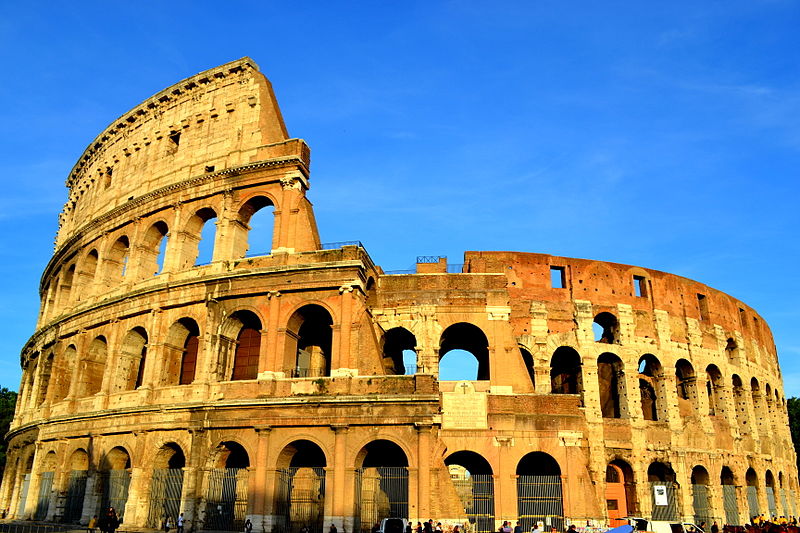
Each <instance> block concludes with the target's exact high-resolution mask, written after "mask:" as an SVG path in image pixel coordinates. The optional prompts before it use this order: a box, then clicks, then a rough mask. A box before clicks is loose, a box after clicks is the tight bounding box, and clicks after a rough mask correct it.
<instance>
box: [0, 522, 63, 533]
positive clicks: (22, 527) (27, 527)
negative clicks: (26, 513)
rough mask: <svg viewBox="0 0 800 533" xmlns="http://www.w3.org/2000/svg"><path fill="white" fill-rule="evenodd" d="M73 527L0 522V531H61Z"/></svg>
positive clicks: (47, 532) (37, 532) (26, 532)
mask: <svg viewBox="0 0 800 533" xmlns="http://www.w3.org/2000/svg"><path fill="white" fill-rule="evenodd" d="M71 529H74V528H73V527H72V526H62V525H57V524H33V523H31V522H25V523H19V522H5V523H0V533H61V532H62V531H69V530H71Z"/></svg>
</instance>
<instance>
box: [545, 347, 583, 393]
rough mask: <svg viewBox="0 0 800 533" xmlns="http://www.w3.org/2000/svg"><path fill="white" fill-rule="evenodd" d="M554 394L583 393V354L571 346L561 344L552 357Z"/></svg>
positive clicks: (551, 367)
mask: <svg viewBox="0 0 800 533" xmlns="http://www.w3.org/2000/svg"><path fill="white" fill-rule="evenodd" d="M550 391H551V392H552V394H582V393H583V375H582V373H581V356H580V355H578V352H576V351H575V350H574V349H573V348H570V347H569V346H561V347H560V348H558V349H556V351H555V352H553V357H552V358H551V359H550Z"/></svg>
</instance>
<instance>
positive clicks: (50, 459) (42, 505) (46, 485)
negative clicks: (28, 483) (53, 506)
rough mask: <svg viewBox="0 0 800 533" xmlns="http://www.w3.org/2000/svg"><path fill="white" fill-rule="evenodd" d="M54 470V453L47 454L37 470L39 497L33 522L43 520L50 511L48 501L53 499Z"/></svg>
mask: <svg viewBox="0 0 800 533" xmlns="http://www.w3.org/2000/svg"><path fill="white" fill-rule="evenodd" d="M55 470H56V454H55V452H47V455H45V456H44V459H43V460H42V464H41V466H40V468H39V495H38V496H39V497H38V498H37V500H36V511H35V512H34V513H33V519H34V520H45V519H46V518H47V514H48V512H49V511H50V500H51V499H52V498H53V477H54V476H55Z"/></svg>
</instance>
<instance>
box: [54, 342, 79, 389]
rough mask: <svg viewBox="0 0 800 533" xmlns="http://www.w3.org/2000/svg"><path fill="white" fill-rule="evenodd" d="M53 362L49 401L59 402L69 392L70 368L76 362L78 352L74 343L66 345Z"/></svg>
mask: <svg viewBox="0 0 800 533" xmlns="http://www.w3.org/2000/svg"><path fill="white" fill-rule="evenodd" d="M53 364H54V367H55V371H54V372H52V374H51V377H50V389H51V392H50V401H51V402H52V403H55V402H60V401H61V400H63V399H64V398H66V397H67V394H69V386H70V381H71V377H72V368H74V365H76V364H78V352H77V350H75V345H74V344H70V345H69V346H67V348H66V349H65V350H64V353H63V354H61V356H60V357H57V358H56V359H55V360H54V362H53Z"/></svg>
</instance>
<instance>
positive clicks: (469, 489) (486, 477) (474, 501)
mask: <svg viewBox="0 0 800 533" xmlns="http://www.w3.org/2000/svg"><path fill="white" fill-rule="evenodd" d="M452 481H453V485H454V486H455V488H456V492H457V493H458V497H459V498H460V499H461V505H463V506H464V511H466V513H467V519H468V520H469V523H470V524H472V529H473V531H475V533H491V532H492V531H494V476H493V475H491V474H476V475H471V476H469V477H467V478H466V479H453V480H452Z"/></svg>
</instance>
